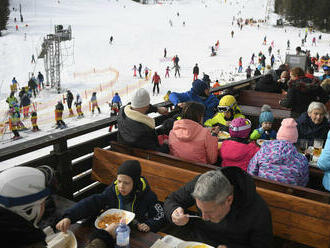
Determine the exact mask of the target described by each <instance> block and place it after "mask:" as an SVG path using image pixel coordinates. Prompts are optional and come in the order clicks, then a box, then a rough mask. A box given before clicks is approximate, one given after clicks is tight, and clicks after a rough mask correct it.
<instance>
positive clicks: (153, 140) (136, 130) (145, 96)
mask: <svg viewBox="0 0 330 248" xmlns="http://www.w3.org/2000/svg"><path fill="white" fill-rule="evenodd" d="M152 112H158V113H160V114H167V109H166V108H165V107H158V108H157V107H153V106H152V105H151V104H150V95H149V93H148V91H147V90H145V89H144V88H140V89H138V90H137V91H136V92H135V94H134V96H133V98H132V102H131V104H128V105H126V106H125V107H123V108H121V109H120V111H119V115H118V135H117V139H118V142H119V143H120V144H125V145H129V146H133V147H136V148H141V149H150V150H156V151H159V152H165V153H168V146H167V144H165V145H162V146H160V145H159V143H158V139H157V134H156V130H155V120H154V119H153V118H151V117H149V116H148V113H152Z"/></svg>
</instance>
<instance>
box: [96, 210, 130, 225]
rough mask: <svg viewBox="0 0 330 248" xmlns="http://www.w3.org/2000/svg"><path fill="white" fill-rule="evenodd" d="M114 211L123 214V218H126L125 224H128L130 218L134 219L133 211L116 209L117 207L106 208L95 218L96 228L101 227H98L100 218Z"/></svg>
mask: <svg viewBox="0 0 330 248" xmlns="http://www.w3.org/2000/svg"><path fill="white" fill-rule="evenodd" d="M115 213H121V214H124V215H125V219H126V224H129V223H130V222H131V221H132V220H134V218H135V213H132V212H129V211H126V210H122V209H117V208H111V209H108V210H107V211H105V212H104V213H102V214H101V215H100V216H99V217H97V219H96V220H95V227H96V228H98V229H102V228H100V227H98V224H99V222H100V220H101V219H102V218H103V217H104V216H105V215H108V214H115Z"/></svg>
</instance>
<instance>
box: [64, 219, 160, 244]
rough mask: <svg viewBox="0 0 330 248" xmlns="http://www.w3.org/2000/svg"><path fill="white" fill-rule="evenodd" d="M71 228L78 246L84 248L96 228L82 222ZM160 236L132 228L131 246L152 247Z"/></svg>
mask: <svg viewBox="0 0 330 248" xmlns="http://www.w3.org/2000/svg"><path fill="white" fill-rule="evenodd" d="M70 229H71V231H72V232H73V233H74V234H75V236H76V239H77V242H78V248H83V247H85V246H86V244H87V243H88V238H89V236H90V234H91V233H92V232H93V231H94V230H95V229H94V227H93V226H90V225H82V224H74V225H72V226H71V228H70ZM160 238H161V236H160V235H159V234H157V233H153V232H148V233H143V232H139V231H137V230H135V229H131V235H130V247H131V248H148V247H151V246H152V245H153V244H154V243H155V242H156V241H157V239H160Z"/></svg>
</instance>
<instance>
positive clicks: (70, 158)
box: [0, 76, 262, 201]
mask: <svg viewBox="0 0 330 248" xmlns="http://www.w3.org/2000/svg"><path fill="white" fill-rule="evenodd" d="M260 77H262V76H258V77H254V78H250V79H247V80H242V81H239V82H234V83H230V84H227V85H224V86H220V87H218V88H215V89H212V90H211V92H217V91H229V92H231V93H235V92H236V93H238V92H239V90H241V89H250V88H251V85H253V84H254V83H255V80H256V79H258V78H260ZM156 106H163V107H170V106H172V103H171V102H163V103H159V104H156ZM171 114H172V115H173V114H175V112H171ZM166 118H168V116H158V117H156V118H155V120H156V126H159V125H160V124H161V123H162V122H163V121H164V120H165V119H166ZM116 122H117V117H111V118H110V117H109V118H104V119H102V120H98V121H95V122H92V123H88V124H85V125H82V126H78V127H74V128H69V129H65V130H63V131H61V132H56V133H53V134H49V135H45V136H42V137H38V138H36V139H31V140H28V141H26V142H21V143H19V145H16V144H13V145H11V146H8V147H6V148H2V149H0V162H2V161H5V160H8V159H12V158H15V157H17V156H20V155H25V154H27V153H29V152H33V151H38V150H40V149H42V148H45V147H49V146H53V150H52V151H51V152H50V154H48V155H46V156H42V157H39V158H36V159H33V158H31V160H30V161H28V162H25V163H23V164H13V166H16V165H23V166H31V167H36V166H39V165H49V166H51V167H52V168H54V169H55V172H56V176H57V181H58V185H59V192H58V193H59V194H60V195H62V196H64V197H66V198H68V199H72V200H75V201H77V200H80V199H82V198H84V197H86V196H88V195H90V194H93V193H95V192H100V190H102V189H103V187H104V186H103V185H101V184H99V183H95V181H93V180H91V177H90V174H91V167H92V156H93V150H94V147H99V148H107V147H108V146H109V143H110V141H114V140H116V139H117V132H112V133H106V134H104V135H102V136H100V137H97V138H90V139H89V140H87V141H85V142H82V143H79V144H77V145H73V146H70V147H69V146H68V140H69V139H72V138H76V137H79V136H82V135H85V134H89V133H91V132H93V131H97V130H100V129H102V128H105V127H108V126H109V125H114V124H116ZM0 170H1V167H0Z"/></svg>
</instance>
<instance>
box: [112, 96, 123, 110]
mask: <svg viewBox="0 0 330 248" xmlns="http://www.w3.org/2000/svg"><path fill="white" fill-rule="evenodd" d="M114 103H116V104H117V105H118V108H121V106H122V105H123V104H122V102H121V99H120V96H119V94H118V92H116V93H115V95H114V96H113V98H112V100H111V104H114Z"/></svg>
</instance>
